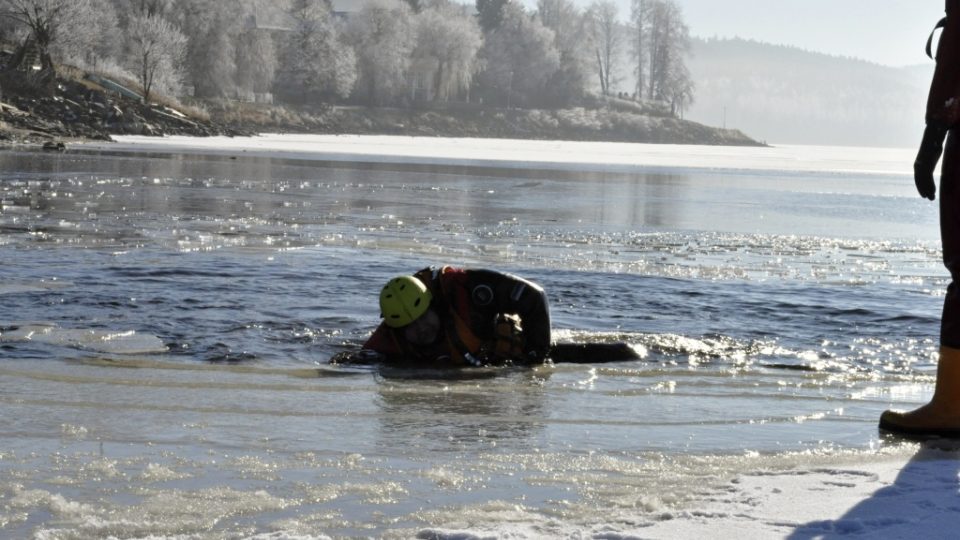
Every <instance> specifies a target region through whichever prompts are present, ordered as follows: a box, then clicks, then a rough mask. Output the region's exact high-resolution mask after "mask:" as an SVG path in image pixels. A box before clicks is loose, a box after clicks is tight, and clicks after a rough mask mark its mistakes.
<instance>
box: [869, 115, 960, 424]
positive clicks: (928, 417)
mask: <svg viewBox="0 0 960 540" xmlns="http://www.w3.org/2000/svg"><path fill="white" fill-rule="evenodd" d="M940 238H941V241H942V243H943V263H944V265H946V267H947V270H949V271H950V277H951V280H952V281H951V283H950V285H949V286H948V287H947V295H946V298H945V299H944V302H943V315H942V317H941V321H940V360H939V362H938V364H937V383H936V386H935V388H934V392H933V397H932V398H931V399H930V403H928V404H926V405H924V406H923V407H920V408H919V409H915V410H913V411H910V412H907V413H900V412H893V411H885V412H884V413H883V415H881V416H880V428H881V429H884V430H887V431H893V432H899V433H907V434H917V435H945V436H950V437H960V133H958V130H951V131H950V133H949V134H948V136H947V142H946V146H945V148H944V152H943V169H942V173H941V176H940Z"/></svg>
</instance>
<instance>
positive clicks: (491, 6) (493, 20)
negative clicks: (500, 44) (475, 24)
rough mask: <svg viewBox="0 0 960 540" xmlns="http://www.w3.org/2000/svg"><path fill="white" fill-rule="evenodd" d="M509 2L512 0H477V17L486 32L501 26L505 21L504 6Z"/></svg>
mask: <svg viewBox="0 0 960 540" xmlns="http://www.w3.org/2000/svg"><path fill="white" fill-rule="evenodd" d="M509 3H510V0H477V18H478V20H479V21H480V28H481V29H483V33H484V34H487V33H490V32H492V31H494V30H496V29H497V27H498V26H500V23H501V22H502V21H503V7H504V6H506V5H507V4H509Z"/></svg>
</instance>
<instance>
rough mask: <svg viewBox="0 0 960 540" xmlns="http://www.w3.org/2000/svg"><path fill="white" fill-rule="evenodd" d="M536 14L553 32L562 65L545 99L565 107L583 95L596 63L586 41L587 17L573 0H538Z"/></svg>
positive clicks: (549, 86) (553, 104)
mask: <svg viewBox="0 0 960 540" xmlns="http://www.w3.org/2000/svg"><path fill="white" fill-rule="evenodd" d="M537 17H538V18H539V19H540V22H542V23H543V25H544V26H545V27H547V28H549V29H550V30H553V33H554V44H555V46H556V48H557V50H558V51H559V52H560V69H559V70H558V71H557V73H556V74H555V75H554V77H553V80H552V81H551V82H550V83H549V85H548V87H547V93H546V94H544V99H545V100H546V103H547V104H548V105H551V106H557V107H563V106H567V105H570V104H571V103H573V102H575V101H577V100H578V99H579V98H581V97H582V96H583V93H584V91H585V89H586V86H587V78H588V73H590V71H591V66H592V65H593V64H592V63H591V61H590V59H591V57H590V54H589V53H590V48H589V44H588V43H587V42H586V39H585V35H586V34H587V32H586V27H587V26H586V22H587V20H586V18H585V17H584V14H583V13H581V11H580V10H579V9H578V8H577V7H576V5H574V3H573V2H572V0H538V2H537Z"/></svg>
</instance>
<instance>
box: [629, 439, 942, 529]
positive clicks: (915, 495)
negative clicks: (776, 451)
mask: <svg viewBox="0 0 960 540" xmlns="http://www.w3.org/2000/svg"><path fill="white" fill-rule="evenodd" d="M958 473H960V453H958V452H957V451H956V450H947V451H944V450H938V449H935V448H924V449H921V450H920V451H919V452H917V453H916V454H914V455H912V456H911V457H910V458H909V459H891V460H888V461H880V462H874V463H860V464H846V465H843V466H837V467H801V468H797V469H793V470H788V471H783V472H774V473H765V472H756V473H750V474H744V475H741V476H739V477H738V478H736V479H735V480H734V481H733V482H732V483H731V484H730V487H729V490H728V491H727V492H724V493H720V494H714V495H712V496H709V497H707V498H705V499H704V501H703V503H702V504H701V505H700V508H698V509H697V510H696V511H695V512H691V511H687V512H684V513H683V514H681V515H677V516H674V518H673V519H669V520H664V521H660V522H658V523H656V524H655V525H653V526H652V527H648V528H644V529H643V530H642V531H639V532H640V534H641V535H642V536H643V537H644V538H695V537H702V535H703V533H704V532H705V531H708V530H709V531H710V534H711V536H713V537H715V538H774V537H782V538H791V539H807V538H838V537H848V536H853V537H858V538H861V537H862V538H955V537H956V525H957V524H958V523H960V491H958V488H960V480H958Z"/></svg>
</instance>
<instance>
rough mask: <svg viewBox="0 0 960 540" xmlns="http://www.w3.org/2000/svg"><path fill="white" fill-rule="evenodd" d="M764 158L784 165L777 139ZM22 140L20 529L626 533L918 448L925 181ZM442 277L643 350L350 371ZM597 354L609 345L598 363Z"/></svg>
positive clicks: (13, 313)
mask: <svg viewBox="0 0 960 540" xmlns="http://www.w3.org/2000/svg"><path fill="white" fill-rule="evenodd" d="M755 151H756V152H763V151H764V149H756V150H755ZM691 152H692V153H691V165H692V166H691V167H683V168H679V167H678V168H670V167H657V168H651V169H650V170H647V171H644V170H640V171H634V172H623V171H621V172H604V171H602V170H600V171H592V172H591V171H585V170H574V169H573V168H570V167H564V166H557V167H542V168H525V169H509V168H503V169H498V168H483V167H461V166H454V165H432V166H427V165H413V164H406V165H390V164H384V163H381V164H370V163H345V162H338V163H333V162H328V163H324V162H308V161H297V160H292V159H287V160H284V159H278V158H268V157H239V158H231V157H229V156H226V155H217V156H203V155H194V154H162V155H147V154H132V153H113V154H111V153H107V152H103V153H98V152H68V153H65V154H41V153H31V152H20V151H8V152H3V153H0V440H2V444H0V537H4V538H29V537H34V538H44V539H51V538H106V537H116V538H141V537H171V538H249V537H254V538H270V539H276V538H323V537H328V536H329V537H344V536H345V537H357V536H373V537H413V536H418V535H419V536H420V537H423V538H433V537H436V538H444V537H449V538H480V537H484V535H489V536H501V537H502V536H512V537H543V536H574V537H586V538H589V537H603V538H617V537H626V536H629V535H630V534H642V532H641V533H636V531H642V529H643V527H644V526H645V525H647V524H649V523H652V522H656V521H662V520H665V519H683V517H684V516H689V515H691V514H690V513H691V512H695V511H696V508H697V502H698V501H699V500H703V498H704V497H709V496H711V495H710V494H712V493H717V492H720V491H722V489H723V486H724V484H725V483H726V482H728V481H729V480H730V478H731V476H732V475H734V474H736V473H737V472H738V471H743V470H757V469H777V468H784V467H789V466H791V465H795V464H797V463H806V464H810V463H816V462H817V460H818V459H828V458H829V459H838V458H841V459H847V458H849V459H852V460H857V461H864V460H869V459H874V458H875V457H876V456H882V455H884V454H885V453H886V454H889V453H891V452H893V453H896V452H902V451H903V450H899V449H898V448H899V447H898V445H897V443H896V442H890V441H884V440H882V439H881V438H880V436H879V435H878V433H877V429H876V420H877V417H878V415H879V414H880V412H881V411H882V410H883V409H884V408H887V407H888V406H889V405H890V404H894V405H896V406H898V407H902V408H907V407H911V406H913V405H915V404H918V403H921V402H923V401H925V399H926V396H927V395H928V393H929V391H930V388H931V387H930V384H929V383H930V382H931V381H932V374H933V370H934V369H935V363H936V356H935V352H936V348H937V339H936V337H937V333H938V328H939V313H940V307H941V302H942V293H943V290H944V289H945V287H946V284H947V274H946V272H945V271H944V270H943V268H942V266H941V263H940V261H939V256H940V253H939V240H938V237H937V225H936V220H937V214H936V206H935V205H933V204H930V203H929V202H926V201H924V200H922V199H920V198H919V197H917V196H916V195H915V193H914V191H913V187H912V180H911V179H910V178H909V177H908V176H906V175H897V174H863V173H844V174H835V173H826V172H817V171H813V172H796V171H789V170H772V171H769V170H768V171H753V172H750V171H742V170H741V171H737V170H732V169H731V170H726V169H697V168H695V163H696V151H695V149H691ZM430 264H454V265H460V266H468V267H489V268H496V269H500V270H505V271H511V272H514V273H517V274H520V275H523V276H525V277H528V278H530V279H533V280H535V281H537V282H539V283H541V284H542V285H543V286H544V287H545V288H546V290H547V291H548V294H549V299H550V302H551V306H552V312H553V319H554V326H555V333H556V339H557V340H559V341H597V342H606V341H626V342H628V343H630V344H632V345H633V346H634V347H635V348H636V349H637V350H638V351H639V352H640V353H641V354H642V355H643V360H642V361H637V362H629V363H613V364H610V363H599V362H598V363H597V364H596V365H589V364H588V365H562V364H561V365H548V366H542V367H537V368H535V369H510V370H483V369H475V370H464V371H460V372H455V373H437V372H424V371H398V370H389V369H382V370H381V369H374V368H360V367H337V366H330V365H328V363H327V362H328V360H329V359H330V357H331V356H333V355H334V354H335V353H337V352H339V351H343V350H352V349H355V348H357V346H358V344H360V343H362V342H363V340H364V339H365V338H366V336H367V335H368V333H369V331H370V330H371V329H372V328H373V327H374V326H375V325H376V324H377V322H378V311H377V307H376V297H377V292H378V290H379V287H380V286H381V285H382V283H383V282H384V281H385V280H387V279H388V278H390V277H392V276H393V275H395V274H398V273H408V272H413V271H415V270H417V269H419V268H422V267H424V266H427V265H430ZM598 360H602V359H598Z"/></svg>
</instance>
